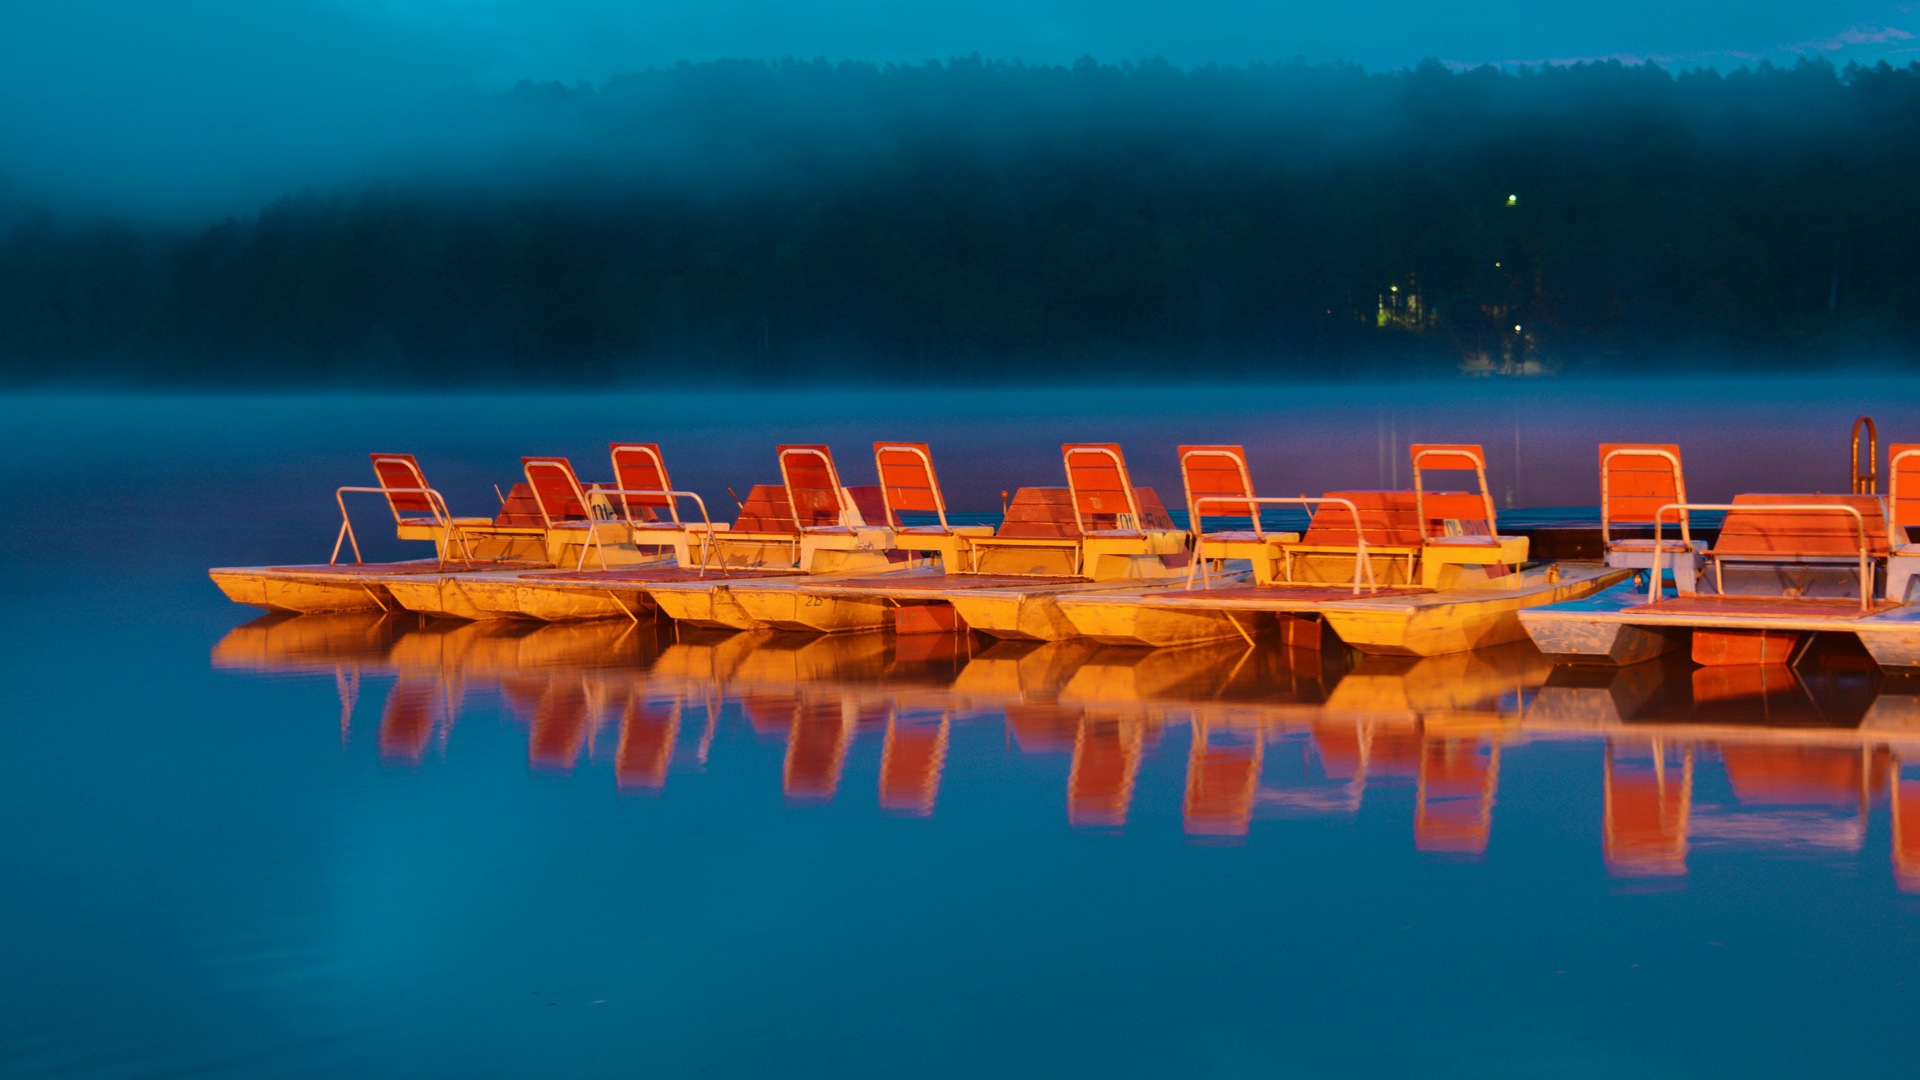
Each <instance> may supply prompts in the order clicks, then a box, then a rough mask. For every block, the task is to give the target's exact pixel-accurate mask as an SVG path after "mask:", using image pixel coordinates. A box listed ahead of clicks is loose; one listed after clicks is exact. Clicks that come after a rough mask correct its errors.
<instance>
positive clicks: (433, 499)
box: [327, 485, 473, 566]
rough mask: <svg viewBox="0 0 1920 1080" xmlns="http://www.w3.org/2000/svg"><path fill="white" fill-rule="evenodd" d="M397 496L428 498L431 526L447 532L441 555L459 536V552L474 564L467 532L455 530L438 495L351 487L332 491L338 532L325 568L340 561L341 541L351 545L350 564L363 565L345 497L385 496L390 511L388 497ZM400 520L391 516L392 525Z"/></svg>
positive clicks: (428, 491)
mask: <svg viewBox="0 0 1920 1080" xmlns="http://www.w3.org/2000/svg"><path fill="white" fill-rule="evenodd" d="M396 494H398V495H425V496H426V497H427V508H428V509H429V510H430V511H431V512H432V514H433V523H434V524H435V525H439V526H442V527H443V528H444V529H445V530H446V532H445V533H444V534H443V536H442V539H441V544H440V550H441V551H442V552H445V551H447V550H448V549H449V547H450V546H451V545H452V543H453V538H454V536H455V534H456V533H458V535H459V537H460V547H461V549H462V550H464V551H465V552H466V555H467V557H466V560H465V561H467V562H472V561H473V548H472V547H471V546H469V545H468V544H467V534H466V531H465V530H464V529H459V530H456V529H455V528H454V525H453V511H451V510H449V509H447V500H446V499H445V498H444V497H443V496H442V495H441V494H440V493H439V492H438V491H435V490H434V489H432V488H429V487H419V488H390V487H356V486H351V485H350V486H347V487H341V488H335V489H334V492H333V501H334V503H335V504H337V505H338V506H339V507H340V532H339V533H338V534H336V535H335V536H334V538H333V554H332V555H331V556H329V557H328V559H327V565H328V566H333V565H335V564H337V563H338V562H339V561H340V544H341V542H342V541H345V542H348V543H351V544H352V545H353V563H354V565H355V566H359V565H361V564H362V561H363V560H362V559H361V558H360V538H359V537H357V536H355V535H354V533H353V519H352V517H350V516H348V514H347V496H348V495H386V496H389V498H388V499H387V508H388V509H390V510H391V509H392V508H393V499H392V498H391V496H392V495H396ZM402 520H404V519H402V518H401V517H400V515H399V514H398V513H395V514H394V522H395V523H396V524H398V523H399V522H400V521H402ZM440 561H441V562H443V563H444V562H446V557H445V556H444V555H442V556H441V557H440Z"/></svg>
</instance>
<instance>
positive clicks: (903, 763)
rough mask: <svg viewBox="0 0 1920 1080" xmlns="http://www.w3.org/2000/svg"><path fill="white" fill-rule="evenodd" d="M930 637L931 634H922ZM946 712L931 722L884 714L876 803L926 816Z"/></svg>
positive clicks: (942, 750)
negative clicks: (884, 737) (877, 801)
mask: <svg viewBox="0 0 1920 1080" xmlns="http://www.w3.org/2000/svg"><path fill="white" fill-rule="evenodd" d="M926 636H931V635H926ZM947 728H948V718H947V714H946V713H941V714H940V716H939V717H938V718H937V719H935V720H932V721H928V720H926V719H924V718H922V719H917V720H916V719H909V718H907V717H903V716H901V715H899V714H898V713H897V712H896V713H894V714H893V715H891V716H889V717H887V737H886V742H885V743H883V744H882V745H881V747H880V806H881V808H882V809H884V810H893V811H898V812H901V813H906V814H912V815H914V816H915V817H927V816H930V815H931V814H932V813H933V804H934V800H935V799H937V798H938V797H939V795H940V770H941V768H942V767H943V766H945V764H946V761H947Z"/></svg>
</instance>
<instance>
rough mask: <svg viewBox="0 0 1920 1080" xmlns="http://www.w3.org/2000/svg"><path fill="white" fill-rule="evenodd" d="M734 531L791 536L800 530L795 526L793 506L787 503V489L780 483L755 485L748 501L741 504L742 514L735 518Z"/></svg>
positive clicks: (749, 493) (748, 493) (748, 495)
mask: <svg viewBox="0 0 1920 1080" xmlns="http://www.w3.org/2000/svg"><path fill="white" fill-rule="evenodd" d="M733 531H734V532H757V533H783V534H786V535H789V536H791V535H794V534H795V533H797V532H799V530H798V529H796V528H794V526H793V508H792V507H791V506H789V505H788V504H787V489H786V488H784V487H782V486H781V485H779V484H755V485H753V489H752V490H750V491H748V492H747V498H746V501H745V502H743V503H741V505H740V516H739V517H738V518H736V519H734V522H733Z"/></svg>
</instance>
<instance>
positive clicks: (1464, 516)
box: [1407, 443, 1499, 536]
mask: <svg viewBox="0 0 1920 1080" xmlns="http://www.w3.org/2000/svg"><path fill="white" fill-rule="evenodd" d="M1407 454H1408V456H1409V457H1411V458H1412V459H1413V492H1414V500H1415V503H1416V505H1418V507H1419V513H1420V519H1421V521H1422V522H1423V523H1424V527H1425V529H1426V535H1427V536H1446V535H1449V533H1450V531H1451V529H1450V527H1449V526H1448V524H1447V523H1448V522H1449V521H1451V522H1455V523H1457V526H1458V529H1459V532H1460V534H1461V535H1471V536H1488V535H1496V534H1497V533H1498V532H1499V529H1498V527H1497V526H1496V525H1495V522H1494V513H1493V495H1492V493H1491V492H1489V491H1488V490H1487V455H1486V453H1485V452H1484V451H1482V450H1481V449H1480V447H1479V446H1478V445H1475V444H1473V443H1414V444H1413V445H1411V446H1409V447H1407ZM1429 472H1471V473H1473V474H1474V477H1475V479H1476V480H1477V481H1478V490H1477V491H1473V492H1457V491H1428V490H1427V485H1426V474H1427V473H1429Z"/></svg>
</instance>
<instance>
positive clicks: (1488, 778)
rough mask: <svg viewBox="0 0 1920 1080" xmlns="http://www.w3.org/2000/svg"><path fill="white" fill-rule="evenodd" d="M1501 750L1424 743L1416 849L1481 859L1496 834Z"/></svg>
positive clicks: (1484, 744)
mask: <svg viewBox="0 0 1920 1080" xmlns="http://www.w3.org/2000/svg"><path fill="white" fill-rule="evenodd" d="M1499 786H1500V744H1499V742H1498V741H1494V740H1485V739H1477V738H1422V740H1421V745H1420V775H1419V789H1418V794H1417V796H1416V798H1415V802H1414V811H1413V843H1414V846H1415V847H1416V848H1418V849H1420V850H1421V851H1431V852H1441V853H1445V854H1450V855H1480V854H1484V853H1485V852H1486V850H1487V839H1488V837H1489V836H1490V835H1491V834H1492V832H1493V797H1494V792H1495V790H1496V789H1497V788H1498V787H1499Z"/></svg>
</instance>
